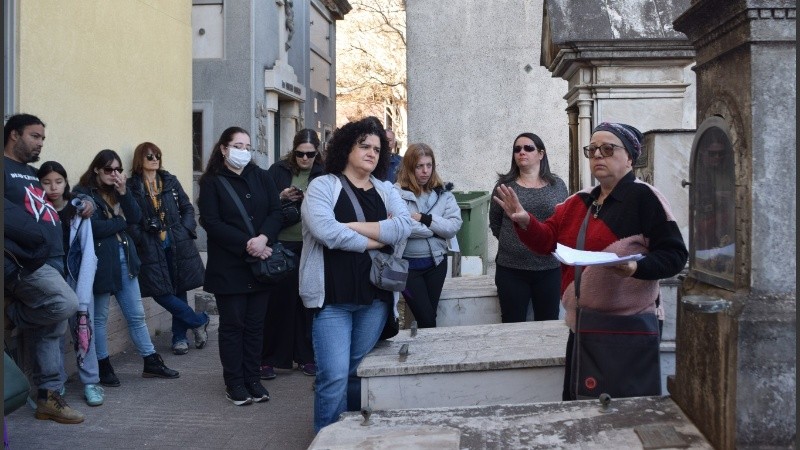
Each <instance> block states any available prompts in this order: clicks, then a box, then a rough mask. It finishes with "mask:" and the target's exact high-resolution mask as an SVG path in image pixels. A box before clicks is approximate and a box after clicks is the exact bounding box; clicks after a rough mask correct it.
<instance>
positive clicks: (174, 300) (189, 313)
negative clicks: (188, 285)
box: [153, 291, 208, 345]
mask: <svg viewBox="0 0 800 450" xmlns="http://www.w3.org/2000/svg"><path fill="white" fill-rule="evenodd" d="M153 300H155V301H156V303H158V304H159V305H161V307H162V308H164V309H166V310H167V311H169V313H170V314H172V345H175V344H177V343H178V342H186V331H188V330H190V329H192V328H198V327H202V326H203V325H205V324H206V322H208V314H206V313H204V312H201V313H197V312H195V311H194V310H193V309H192V308H191V307H190V306H189V301H188V300H187V299H186V292H185V291H184V292H179V293H177V294H175V295H172V294H167V295H159V296H154V297H153Z"/></svg>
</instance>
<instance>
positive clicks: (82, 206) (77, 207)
mask: <svg viewBox="0 0 800 450" xmlns="http://www.w3.org/2000/svg"><path fill="white" fill-rule="evenodd" d="M69 203H70V204H71V205H72V206H74V207H75V210H76V211H78V214H81V213H82V212H83V210H84V209H86V204H85V203H83V200H81V199H79V198H78V197H75V198H73V199H72V200H70V201H69Z"/></svg>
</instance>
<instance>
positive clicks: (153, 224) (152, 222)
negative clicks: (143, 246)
mask: <svg viewBox="0 0 800 450" xmlns="http://www.w3.org/2000/svg"><path fill="white" fill-rule="evenodd" d="M144 230H145V231H147V232H148V233H158V232H160V231H161V221H160V220H158V218H157V217H148V218H147V220H146V221H145V223H144Z"/></svg>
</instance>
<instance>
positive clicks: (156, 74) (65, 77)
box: [16, 0, 192, 186]
mask: <svg viewBox="0 0 800 450" xmlns="http://www.w3.org/2000/svg"><path fill="white" fill-rule="evenodd" d="M18 14H19V22H18V34H17V39H18V43H19V53H18V56H19V60H18V68H19V76H18V78H17V80H16V83H17V92H18V102H17V104H18V111H19V112H27V113H31V114H35V115H37V116H39V117H40V118H41V119H42V120H43V121H44V122H45V123H46V124H47V129H46V131H47V141H46V143H45V146H44V149H43V153H42V161H46V160H57V161H59V162H61V163H62V164H63V165H64V167H65V168H66V169H67V171H68V173H69V175H70V178H71V180H72V182H73V185H74V184H75V182H77V180H78V177H79V176H80V175H81V174H82V173H83V172H84V171H85V170H86V168H87V167H88V166H89V163H90V161H91V159H92V158H93V157H94V155H95V154H96V153H97V152H98V151H100V150H102V149H104V148H111V149H114V150H116V151H117V152H118V153H119V154H120V157H121V158H122V164H123V167H125V168H130V167H131V158H132V157H133V149H134V148H135V147H136V145H138V144H139V143H141V142H143V141H152V142H154V143H156V144H157V145H158V146H159V147H160V148H161V149H162V150H163V152H164V160H163V163H164V166H165V167H166V168H168V169H169V170H170V171H171V172H172V173H174V174H175V175H177V176H178V178H179V179H180V181H181V183H182V184H183V185H184V186H191V182H192V178H191V151H192V134H191V133H192V128H191V126H192V125H191V105H192V85H191V77H192V72H191V58H192V43H191V33H190V30H191V5H190V4H188V3H186V2H178V1H170V2H164V1H157V0H148V1H144V0H143V1H137V2H108V1H104V0H86V1H81V2H72V3H70V4H69V7H66V6H65V5H64V3H63V2H60V1H56V0H25V1H20V2H19V9H18ZM165 42H168V43H169V45H165V44H164V43H165Z"/></svg>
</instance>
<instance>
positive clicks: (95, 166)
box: [78, 149, 122, 191]
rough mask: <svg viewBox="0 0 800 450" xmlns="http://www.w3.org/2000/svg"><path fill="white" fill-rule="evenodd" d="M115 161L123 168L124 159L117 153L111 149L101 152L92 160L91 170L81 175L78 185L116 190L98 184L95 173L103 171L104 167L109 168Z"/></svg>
mask: <svg viewBox="0 0 800 450" xmlns="http://www.w3.org/2000/svg"><path fill="white" fill-rule="evenodd" d="M114 160H116V161H117V162H118V163H119V167H120V168H122V159H121V158H120V157H119V155H118V154H117V152H115V151H114V150H111V149H105V150H100V152H98V153H97V155H96V156H95V157H94V159H93V160H92V163H91V164H89V168H88V169H86V172H84V173H83V175H81V178H80V180H78V185H79V186H83V187H93V188H97V189H100V190H106V191H108V190H114V188H113V187H110V186H100V185H99V184H98V183H97V173H96V172H95V170H102V169H103V167H107V166H108V165H110V164H111V163H112V162H114Z"/></svg>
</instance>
